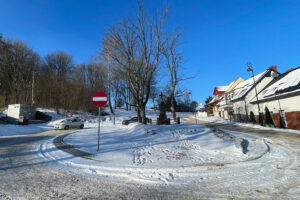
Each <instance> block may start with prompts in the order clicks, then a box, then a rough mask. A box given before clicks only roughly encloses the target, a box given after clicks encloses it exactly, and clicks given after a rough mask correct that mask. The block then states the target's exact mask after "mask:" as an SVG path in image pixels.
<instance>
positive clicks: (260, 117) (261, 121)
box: [247, 62, 263, 125]
mask: <svg viewBox="0 0 300 200" xmlns="http://www.w3.org/2000/svg"><path fill="white" fill-rule="evenodd" d="M247 67H248V69H247V72H252V78H253V84H254V89H255V94H256V101H257V107H258V113H259V123H260V125H263V119H262V113H261V112H260V106H259V102H258V95H257V90H256V84H255V78H254V71H253V67H252V63H251V62H247Z"/></svg>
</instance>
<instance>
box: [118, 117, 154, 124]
mask: <svg viewBox="0 0 300 200" xmlns="http://www.w3.org/2000/svg"><path fill="white" fill-rule="evenodd" d="M137 121H138V118H137V117H133V118H130V119H127V120H123V121H122V124H123V125H128V124H130V123H133V122H137ZM149 122H150V119H149V118H147V117H146V123H149Z"/></svg>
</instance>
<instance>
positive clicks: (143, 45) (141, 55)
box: [102, 1, 168, 124]
mask: <svg viewBox="0 0 300 200" xmlns="http://www.w3.org/2000/svg"><path fill="white" fill-rule="evenodd" d="M167 13H168V10H167V9H166V10H163V11H162V12H161V13H160V14H158V15H157V16H155V17H154V18H153V19H150V17H148V16H147V15H146V13H145V11H144V8H143V4H142V1H139V2H138V13H137V16H136V20H130V19H128V18H125V19H124V20H123V21H122V22H121V23H118V24H116V25H115V26H112V27H111V28H110V29H109V30H108V31H107V33H106V36H105V38H104V39H103V41H102V44H103V53H104V54H106V55H108V56H110V57H111V58H112V60H113V61H114V62H116V63H117V64H118V67H119V69H120V71H121V72H122V73H123V74H124V76H125V77H126V80H127V82H128V84H129V88H130V92H131V94H132V96H133V98H134V102H135V106H136V109H137V116H138V118H139V121H140V122H142V123H144V124H145V123H146V104H147V102H148V100H149V96H150V91H151V83H152V81H153V79H154V78H155V77H154V76H155V74H156V72H157V71H158V68H159V65H160V61H161V53H162V50H163V42H164V41H163V40H164V36H163V32H164V27H165V22H166V16H167ZM138 113H140V115H139V114H138ZM140 116H141V118H140Z"/></svg>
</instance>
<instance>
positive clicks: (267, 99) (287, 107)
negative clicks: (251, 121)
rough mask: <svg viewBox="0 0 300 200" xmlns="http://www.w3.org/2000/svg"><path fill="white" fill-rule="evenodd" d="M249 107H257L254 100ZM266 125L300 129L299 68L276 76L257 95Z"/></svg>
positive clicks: (254, 99)
mask: <svg viewBox="0 0 300 200" xmlns="http://www.w3.org/2000/svg"><path fill="white" fill-rule="evenodd" d="M250 103H251V105H252V106H251V107H253V106H254V108H255V106H257V100H256V98H253V99H252V100H251V101H250ZM258 103H259V105H260V107H261V110H262V111H263V112H264V114H265V121H266V124H271V125H272V124H274V125H275V126H276V127H280V128H291V129H300V67H299V68H296V69H292V70H288V71H287V72H285V73H283V74H280V75H278V76H277V77H275V79H274V80H273V81H272V82H270V84H268V85H267V86H266V88H265V89H263V90H262V91H261V92H260V93H259V94H258Z"/></svg>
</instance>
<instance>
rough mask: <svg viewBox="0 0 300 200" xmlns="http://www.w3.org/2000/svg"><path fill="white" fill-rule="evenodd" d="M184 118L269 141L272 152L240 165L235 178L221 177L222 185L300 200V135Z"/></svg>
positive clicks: (259, 193) (267, 196)
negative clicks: (252, 161) (255, 160)
mask: <svg viewBox="0 0 300 200" xmlns="http://www.w3.org/2000/svg"><path fill="white" fill-rule="evenodd" d="M183 121H185V122H192V123H197V124H202V125H205V126H207V127H210V128H212V129H216V130H222V131H223V132H228V133H231V134H237V135H239V134H243V133H246V134H248V135H253V136H255V137H256V136H259V137H262V138H265V140H266V141H267V143H268V144H269V146H270V151H269V153H268V154H266V155H265V156H263V157H262V158H259V159H257V162H254V163H251V164H250V163H245V164H242V165H240V167H239V169H238V170H237V171H236V173H233V174H232V176H235V177H236V178H229V176H228V177H227V178H226V179H222V183H220V184H221V185H222V187H223V188H226V187H231V188H232V190H234V188H237V189H239V190H240V192H243V191H245V194H246V193H247V192H246V191H247V190H248V192H249V191H250V190H251V191H252V192H251V193H255V192H257V194H256V195H254V196H256V197H259V198H270V199H299V196H300V145H299V144H300V134H295V133H290V132H285V131H284V129H278V130H276V131H275V130H266V129H264V128H262V129H259V128H252V127H244V126H238V125H233V124H227V123H216V122H210V121H201V120H199V119H198V120H197V121H195V119H194V118H191V117H186V118H184V119H183ZM276 151H277V152H276ZM258 161H260V162H258ZM243 166H247V167H243ZM241 167H242V168H241ZM243 168H244V170H243ZM232 170H234V168H232ZM234 180H235V181H234ZM247 187H248V188H247ZM244 197H246V195H245V196H244ZM248 197H251V196H248Z"/></svg>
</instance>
